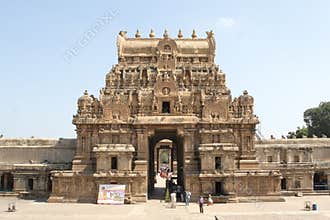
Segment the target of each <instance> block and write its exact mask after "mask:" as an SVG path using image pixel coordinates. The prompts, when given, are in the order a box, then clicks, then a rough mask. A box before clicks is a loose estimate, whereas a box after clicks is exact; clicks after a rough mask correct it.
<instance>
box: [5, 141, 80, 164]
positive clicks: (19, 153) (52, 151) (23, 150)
mask: <svg viewBox="0 0 330 220" xmlns="http://www.w3.org/2000/svg"><path fill="white" fill-rule="evenodd" d="M75 149H76V139H64V138H60V139H44V138H42V139H41V138H11V139H7V138H6V139H0V164H34V163H43V162H46V163H55V164H56V163H71V161H72V159H73V157H74V153H75Z"/></svg>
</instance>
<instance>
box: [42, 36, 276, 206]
mask: <svg viewBox="0 0 330 220" xmlns="http://www.w3.org/2000/svg"><path fill="white" fill-rule="evenodd" d="M117 48H118V64H116V65H114V66H113V67H112V69H111V70H110V71H109V73H107V74H106V77H105V87H104V88H102V89H101V90H100V94H99V97H98V98H97V97H95V96H93V95H90V94H88V92H87V91H85V92H84V94H83V96H82V97H80V98H79V99H78V111H77V114H76V115H74V117H73V124H74V125H75V126H76V132H77V145H76V151H75V155H74V158H73V161H72V169H71V170H66V171H63V170H62V171H52V193H51V196H50V198H49V201H50V202H95V201H96V199H97V195H98V186H99V184H109V183H114V184H125V185H126V198H127V200H128V201H133V202H145V201H146V200H147V199H148V197H149V196H151V195H152V193H153V190H154V182H155V175H156V173H157V171H158V170H157V169H159V164H157V163H159V158H158V155H159V152H164V150H167V151H168V152H169V154H170V157H169V158H170V163H169V164H170V169H171V171H172V172H173V178H175V179H176V181H177V185H179V186H181V187H182V188H183V189H184V190H187V191H190V192H191V193H192V199H193V200H194V199H196V198H197V197H198V196H199V195H204V194H208V193H211V194H212V195H215V196H217V195H219V197H221V199H224V200H226V201H228V202H230V201H233V202H234V201H237V200H239V199H240V200H244V198H249V197H251V196H259V197H260V198H267V200H279V199H280V198H281V197H280V192H281V174H280V172H279V170H278V169H270V168H268V169H261V168H260V167H261V166H260V164H259V162H258V160H257V159H256V156H257V154H256V149H255V130H256V125H257V124H258V123H259V121H258V118H257V116H255V115H254V112H253V106H254V100H253V97H252V96H250V95H249V94H248V92H247V91H244V92H243V94H242V95H241V96H239V97H235V98H234V97H232V95H231V91H230V90H229V89H228V88H227V86H226V79H225V73H224V72H223V71H222V70H221V69H220V68H219V66H218V65H216V64H215V62H214V58H215V48H216V45H215V39H214V36H213V32H212V31H210V32H206V37H205V38H198V37H197V35H196V32H195V31H193V33H192V35H191V37H189V38H185V37H183V35H182V33H181V31H179V33H178V35H177V37H175V38H172V37H171V36H170V35H169V33H168V32H167V31H166V30H165V32H164V34H163V37H162V38H157V37H155V33H154V32H153V31H151V32H150V34H149V37H148V38H142V37H141V35H140V33H139V31H137V33H136V34H135V38H129V37H127V36H126V32H125V31H120V33H119V35H118V38H117ZM167 151H166V152H167Z"/></svg>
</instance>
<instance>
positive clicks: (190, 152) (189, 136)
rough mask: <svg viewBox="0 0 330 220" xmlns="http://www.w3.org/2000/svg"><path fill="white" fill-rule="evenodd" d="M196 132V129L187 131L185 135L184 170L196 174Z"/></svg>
mask: <svg viewBox="0 0 330 220" xmlns="http://www.w3.org/2000/svg"><path fill="white" fill-rule="evenodd" d="M195 131H196V129H185V131H184V133H183V147H184V152H183V154H184V164H183V165H184V170H185V171H186V172H194V171H195V172H196V171H197V170H198V163H197V158H196V156H195V154H194V152H195Z"/></svg>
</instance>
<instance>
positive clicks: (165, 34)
mask: <svg viewBox="0 0 330 220" xmlns="http://www.w3.org/2000/svg"><path fill="white" fill-rule="evenodd" d="M163 37H164V38H168V32H167V30H166V29H165V31H164V34H163Z"/></svg>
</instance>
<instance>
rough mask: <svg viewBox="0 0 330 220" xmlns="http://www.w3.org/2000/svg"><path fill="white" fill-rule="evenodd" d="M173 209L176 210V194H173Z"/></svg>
mask: <svg viewBox="0 0 330 220" xmlns="http://www.w3.org/2000/svg"><path fill="white" fill-rule="evenodd" d="M171 208H172V209H175V208H176V193H175V192H172V193H171Z"/></svg>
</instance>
